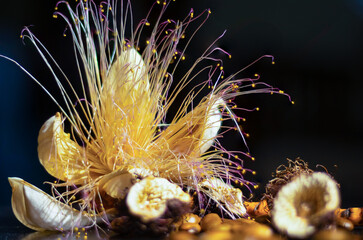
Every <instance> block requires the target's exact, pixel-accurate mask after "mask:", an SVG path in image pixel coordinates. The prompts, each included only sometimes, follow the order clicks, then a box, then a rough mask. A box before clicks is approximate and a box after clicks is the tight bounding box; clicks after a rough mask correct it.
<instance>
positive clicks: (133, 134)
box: [13, 0, 286, 230]
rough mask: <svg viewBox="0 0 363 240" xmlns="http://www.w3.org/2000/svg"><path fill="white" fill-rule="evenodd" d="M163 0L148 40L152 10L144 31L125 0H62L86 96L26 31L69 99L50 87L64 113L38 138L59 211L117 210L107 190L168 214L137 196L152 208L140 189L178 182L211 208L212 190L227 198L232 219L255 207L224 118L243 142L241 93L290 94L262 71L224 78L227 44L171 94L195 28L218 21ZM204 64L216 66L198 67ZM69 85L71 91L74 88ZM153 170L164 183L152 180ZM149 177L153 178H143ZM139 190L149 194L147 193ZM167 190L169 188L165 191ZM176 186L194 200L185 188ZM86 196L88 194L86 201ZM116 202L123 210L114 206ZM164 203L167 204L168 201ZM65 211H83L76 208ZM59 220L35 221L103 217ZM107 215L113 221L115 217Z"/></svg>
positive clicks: (40, 224) (57, 225) (61, 224)
mask: <svg viewBox="0 0 363 240" xmlns="http://www.w3.org/2000/svg"><path fill="white" fill-rule="evenodd" d="M156 3H157V4H160V5H161V10H160V11H161V14H160V16H159V17H158V18H157V20H156V21H155V24H154V27H152V31H151V32H152V33H151V35H150V36H149V38H148V40H147V45H146V46H144V44H143V43H142V42H143V41H141V40H140V39H142V38H141V33H142V32H143V29H144V28H146V27H149V26H150V25H151V24H150V22H149V20H148V18H149V15H148V16H147V18H145V19H143V20H142V21H141V22H140V23H139V25H137V27H136V28H135V29H134V28H132V27H133V24H128V22H130V21H132V19H129V18H130V15H132V14H130V12H129V11H130V9H131V6H130V1H121V2H120V3H117V1H116V0H115V1H113V0H112V1H111V0H108V1H102V2H101V4H100V5H97V4H96V3H95V2H94V1H92V0H88V1H79V2H78V3H77V5H76V8H75V10H73V9H72V7H71V4H69V3H68V2H66V1H59V2H58V3H57V5H56V12H55V13H54V17H60V18H63V19H64V20H65V21H66V23H67V25H68V26H67V29H68V31H69V32H70V34H69V35H70V36H71V37H72V40H73V42H74V49H75V55H76V60H77V66H78V68H79V77H80V83H81V86H82V91H81V92H80V93H77V92H76V90H75V89H74V88H73V86H72V81H71V80H69V79H68V78H67V77H66V75H65V74H64V73H63V71H62V70H61V69H60V67H59V64H58V63H57V62H56V61H55V60H54V58H53V57H52V56H51V55H50V53H49V51H48V50H47V49H46V48H45V47H44V46H43V45H42V43H41V42H40V41H39V40H38V39H37V38H36V37H35V36H34V35H33V33H32V32H31V31H30V30H29V28H25V29H24V31H23V33H22V35H21V36H22V37H23V38H24V39H25V38H26V39H29V40H30V41H31V42H32V43H33V44H34V46H35V47H36V49H37V50H38V52H39V53H40V55H41V56H42V58H43V60H44V61H45V63H46V64H47V66H48V67H49V69H50V71H51V72H52V74H53V76H54V78H55V80H56V83H57V84H58V86H59V89H60V91H61V93H62V96H63V99H62V100H63V101H64V103H63V104H61V103H60V102H58V101H57V100H56V99H55V98H54V97H53V96H52V95H51V94H50V93H49V92H47V93H48V94H49V95H50V96H51V98H52V99H53V100H54V101H55V103H56V104H57V105H58V106H59V108H60V111H61V113H57V114H56V115H55V116H53V117H51V118H50V119H49V120H47V121H46V122H45V123H44V125H43V126H42V128H41V130H40V133H39V138H38V143H39V146H38V154H39V160H40V162H41V164H42V165H43V166H44V168H45V169H46V171H47V172H48V173H49V174H51V175H52V176H54V177H55V178H57V179H59V180H60V181H59V182H56V183H52V187H53V192H54V193H55V194H54V195H55V196H56V197H51V198H50V200H49V201H50V203H52V204H53V203H56V202H57V204H59V206H58V207H56V208H62V206H63V203H67V204H70V205H71V206H77V208H78V209H80V210H81V211H85V212H87V213H88V214H90V215H91V216H96V215H97V214H98V213H99V212H101V213H102V212H104V211H105V210H107V209H105V207H106V206H105V205H104V204H103V200H105V198H104V197H103V196H105V195H107V196H108V197H110V198H112V199H115V202H117V201H118V200H121V199H124V198H125V197H126V196H127V194H128V196H127V201H128V202H129V204H128V205H129V208H130V211H131V212H132V213H133V214H135V215H138V216H140V217H141V218H142V219H144V220H145V221H147V220H149V219H152V218H154V217H156V216H159V215H160V213H159V212H158V213H157V214H155V215H152V214H151V215H150V216H148V215H146V216H145V215H143V213H141V212H139V211H141V210H140V209H142V205H137V206H136V205H135V204H134V205H132V204H131V202H130V201H132V200H130V199H135V201H136V200H137V202H138V203H140V204H142V202H140V201H139V200H138V199H139V197H140V196H139V195H138V194H140V193H141V192H143V191H144V190H145V189H147V188H146V185H145V186H144V184H146V183H148V184H149V182H151V183H150V184H151V185H153V184H154V183H152V182H153V181H164V182H165V181H166V182H168V185H170V186H172V187H171V188H175V185H173V184H172V183H175V184H177V185H179V186H180V187H182V188H185V189H187V190H188V192H190V193H192V192H197V193H198V194H197V195H198V197H199V198H200V201H199V203H200V204H201V206H200V207H201V208H203V202H204V201H203V199H204V196H207V198H211V199H213V200H215V201H217V202H222V203H224V205H225V206H226V208H223V209H224V210H225V211H226V212H227V213H228V214H229V215H230V216H231V217H234V215H235V214H236V215H238V216H242V215H243V214H244V213H245V210H244V207H243V204H242V192H241V191H240V190H239V189H237V188H234V187H232V185H231V183H235V184H242V183H244V179H243V177H242V170H243V165H242V160H241V159H239V157H238V155H236V154H232V153H230V152H228V151H226V150H225V149H224V148H223V147H221V146H220V145H219V144H218V142H217V143H216V139H217V138H218V137H219V134H218V132H219V130H220V127H221V124H222V120H228V119H229V120H232V121H233V122H235V123H236V126H235V127H226V129H227V130H232V129H235V130H238V131H239V132H240V133H241V135H242V138H243V132H242V131H241V129H240V127H239V126H238V124H237V122H238V121H239V119H240V118H239V117H237V116H236V115H235V114H234V113H233V111H232V110H231V109H233V108H236V106H235V104H234V103H233V98H235V97H236V96H238V95H243V94H247V93H266V92H267V93H274V92H276V93H280V94H284V93H283V92H282V91H279V89H276V88H273V87H271V86H269V85H267V84H265V83H259V82H258V81H257V80H258V79H259V77H258V76H256V78H255V79H253V78H247V79H238V78H237V74H234V75H231V76H229V77H225V78H224V71H223V66H222V63H223V61H222V60H221V59H216V58H214V57H213V54H214V52H216V51H220V52H222V53H226V52H225V51H224V50H222V49H220V48H218V47H217V48H212V47H210V48H208V49H207V50H206V51H205V52H204V54H203V55H202V56H201V57H200V58H198V60H197V61H196V62H195V63H194V65H193V66H192V67H191V68H190V70H189V71H188V72H187V73H185V75H184V76H183V77H181V78H178V79H177V87H176V88H175V90H173V91H170V88H171V85H172V82H173V80H174V81H175V79H174V77H175V76H174V72H175V68H176V67H177V66H178V64H179V62H180V61H181V60H183V59H184V58H185V57H184V52H185V50H186V49H182V50H179V49H178V48H177V46H178V44H179V42H181V41H182V40H183V38H184V35H185V34H186V28H187V27H188V26H189V25H190V24H191V23H192V22H194V21H195V20H196V19H198V18H204V17H205V19H206V18H208V16H209V14H210V11H205V12H203V13H201V14H200V15H199V16H194V13H193V11H192V12H191V14H189V15H188V17H187V18H185V20H183V21H173V20H170V19H165V20H164V19H163V13H164V12H165V10H166V8H167V6H168V5H169V4H170V3H171V1H165V2H164V3H163V4H161V2H160V1H157V2H156ZM157 4H155V5H154V6H153V8H156V7H155V6H156V5H157ZM117 6H121V9H118V8H117ZM61 7H65V8H66V9H67V11H68V17H67V16H66V14H64V13H62V12H59V11H58V9H59V8H61ZM116 12H118V14H116ZM118 15H121V18H120V19H121V21H118V20H119V17H118ZM205 19H204V20H205ZM119 22H120V23H119ZM203 22H204V21H203ZM118 23H119V24H118ZM130 26H131V28H129V27H130ZM198 29H199V28H198ZM128 30H130V31H128ZM194 34H195V33H193V34H192V36H194ZM186 45H188V44H186ZM211 46H212V45H211ZM141 49H143V50H141ZM226 54H228V53H226ZM228 55H229V54H228ZM229 56H230V55H229ZM264 57H265V56H264ZM267 57H270V56H267ZM172 62H175V66H173V65H171V63H172ZM201 62H205V63H210V65H209V66H207V67H205V65H203V67H201V68H198V67H199V66H200V63H201ZM52 66H56V67H55V68H53V67H52ZM27 73H28V72H27ZM203 73H206V76H203ZM28 74H29V73H28ZM29 75H30V74H29ZM30 76H31V77H32V78H33V79H34V80H35V81H36V82H37V83H38V84H40V83H39V81H38V80H36V79H35V78H34V77H33V76H32V75H30ZM196 78H202V79H205V81H204V82H203V83H202V84H199V85H197V86H196V87H194V88H193V90H192V91H191V92H190V93H189V95H188V96H187V97H186V98H185V100H184V102H183V103H182V105H181V106H180V108H179V111H178V112H177V114H176V115H175V116H174V117H173V119H172V120H171V122H166V121H165V119H166V114H167V111H168V110H169V109H170V107H171V105H172V104H173V102H174V100H175V99H176V97H177V96H178V95H179V93H180V92H181V90H182V89H183V88H185V87H186V86H187V85H188V84H190V83H192V82H193V81H195V79H196ZM64 82H65V83H66V84H67V85H69V87H70V88H71V91H68V92H67V91H66V90H65V89H66V88H65V86H64ZM40 85H41V84H40ZM42 87H43V86H42ZM207 87H208V88H211V89H212V90H211V91H210V93H209V94H208V95H207V96H204V97H203V98H202V100H201V101H200V102H199V104H197V105H196V106H195V107H192V109H191V110H188V109H190V107H191V106H194V105H195V103H194V101H195V97H196V96H199V93H200V92H201V91H202V90H206V89H207ZM43 88H44V87H43ZM44 89H45V88H44ZM284 95H286V94H284ZM64 123H68V124H70V126H71V134H67V133H65V132H64V130H63V124H64ZM243 141H244V138H243ZM211 147H214V148H211ZM244 155H245V156H247V157H250V156H249V155H248V154H244ZM150 176H153V177H157V178H155V179H158V180H153V181H151V180H149V179H150V178H148V177H150ZM143 178H146V179H145V180H141V181H140V182H138V183H136V182H137V181H138V180H140V179H143ZM161 178H164V179H163V180H162V179H161ZM166 179H167V180H166ZM215 179H218V180H215ZM169 181H170V182H171V183H169ZM135 183H136V184H135ZM133 184H135V185H133ZM29 186H30V185H29ZM60 186H62V187H66V189H67V190H66V191H65V192H63V193H59V194H58V191H57V187H60ZM153 186H154V185H153ZM139 187H140V188H142V189H144V190H139V191H138V190H137V189H138V188H139ZM155 187H156V186H155ZM160 187H161V188H160V190H164V188H162V186H160ZM247 187H248V186H247ZM31 188H33V189H34V187H31ZM174 190H175V191H177V192H178V194H179V195H180V196H183V199H184V200H183V201H185V202H187V200H186V197H184V195H183V194H182V192H181V188H178V190H176V189H174ZM13 191H14V192H16V191H17V189H16V188H15V189H13ZM140 191H141V192H140ZM145 191H146V190H145ZM219 191H221V192H219ZM135 194H136V195H135ZM223 194H229V195H228V196H223ZM76 195H77V197H78V196H81V197H80V198H77V197H75V196H76ZM159 195H160V196H158V197H160V198H159V199H158V200H159V201H162V202H165V201H166V199H168V198H169V197H165V196H164V195H163V194H161V193H160V192H159ZM49 197H50V196H49ZM24 198H27V195H24V196H21V195H19V194H14V196H13V208H14V212H16V216H17V217H18V219H19V220H20V221H21V222H23V223H24V224H25V225H27V226H30V223H29V222H28V221H30V220H28V218H25V217H24V214H25V213H24V212H19V211H17V209H18V207H19V206H18V205H21V204H22V200H21V199H24ZM47 198H48V196H47ZM154 200H156V199H155V198H154ZM27 201H33V199H27ZM188 201H189V200H188ZM53 205H54V204H53ZM53 205H52V206H53ZM107 207H113V206H112V204H111V205H110V204H108V205H107ZM159 207H160V209H161V210H163V208H164V205H163V204H162V205H160V206H159ZM62 209H63V208H62ZM65 209H66V210H67V211H73V210H69V209H68V207H67V208H65ZM158 210H159V209H158ZM161 210H160V211H161ZM31 211H34V212H36V211H39V210H38V209H32V210H31ZM38 214H40V215H41V214H44V213H43V212H38ZM52 214H53V212H52ZM81 215H82V216H83V213H82V214H81ZM53 217H54V216H48V215H44V216H42V217H41V219H42V220H41V221H37V222H34V225H32V227H33V229H37V230H40V229H52V230H62V229H63V230H65V229H71V228H72V226H84V225H85V226H92V225H94V224H96V221H95V219H93V221H92V223H89V222H73V223H68V222H65V220H64V219H58V218H57V219H56V220H55V221H54V222H53V223H52V225H51V227H49V226H48V225H47V224H46V223H47V221H48V220H47V219H44V218H50V219H51V218H53ZM104 217H105V219H104V222H105V223H107V222H108V219H107V218H106V216H105V215H104ZM54 219H55V218H54ZM65 226H67V227H66V228H65Z"/></svg>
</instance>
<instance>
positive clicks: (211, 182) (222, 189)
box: [198, 177, 246, 216]
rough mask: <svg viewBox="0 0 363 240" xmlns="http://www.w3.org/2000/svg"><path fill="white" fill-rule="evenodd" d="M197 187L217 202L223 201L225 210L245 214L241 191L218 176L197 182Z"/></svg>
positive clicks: (239, 214)
mask: <svg viewBox="0 0 363 240" xmlns="http://www.w3.org/2000/svg"><path fill="white" fill-rule="evenodd" d="M198 186H199V188H200V189H201V190H202V191H203V192H204V193H206V194H207V195H208V196H209V197H210V198H211V199H213V200H214V201H215V202H217V203H220V202H222V203H224V205H225V206H226V208H227V210H228V211H229V212H231V213H233V214H236V215H238V216H245V215H246V208H245V206H244V205H243V195H242V191H241V190H240V189H238V188H235V187H233V186H231V185H229V184H227V183H225V182H223V181H222V180H221V179H218V178H215V177H213V178H210V179H205V180H203V181H202V182H201V183H199V185H198Z"/></svg>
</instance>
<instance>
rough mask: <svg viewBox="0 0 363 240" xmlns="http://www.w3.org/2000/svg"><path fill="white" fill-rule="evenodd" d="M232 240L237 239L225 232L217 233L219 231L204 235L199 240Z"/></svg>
mask: <svg viewBox="0 0 363 240" xmlns="http://www.w3.org/2000/svg"><path fill="white" fill-rule="evenodd" d="M232 239H236V238H235V236H233V234H232V233H230V232H225V231H217V230H211V231H208V232H205V233H202V234H201V235H200V237H199V240H232Z"/></svg>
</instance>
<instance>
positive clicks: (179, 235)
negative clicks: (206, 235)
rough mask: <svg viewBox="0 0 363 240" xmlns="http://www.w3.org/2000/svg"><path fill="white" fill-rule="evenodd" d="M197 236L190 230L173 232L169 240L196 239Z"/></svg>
mask: <svg viewBox="0 0 363 240" xmlns="http://www.w3.org/2000/svg"><path fill="white" fill-rule="evenodd" d="M196 239H198V237H197V236H195V235H193V234H191V233H189V232H184V231H182V232H172V233H171V234H170V236H169V240H196Z"/></svg>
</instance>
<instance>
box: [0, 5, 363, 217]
mask: <svg viewBox="0 0 363 240" xmlns="http://www.w3.org/2000/svg"><path fill="white" fill-rule="evenodd" d="M55 3H56V2H55V1H40V0H38V1H25V0H23V1H17V2H16V4H14V3H13V2H10V1H6V2H3V3H2V7H1V8H0V54H3V55H6V56H9V57H11V58H13V59H15V60H16V61H18V62H19V63H20V64H21V65H22V66H24V67H25V68H26V69H27V70H28V71H29V72H30V73H31V74H33V75H34V76H35V77H36V78H37V79H38V80H39V81H40V82H41V83H42V84H43V85H44V86H45V87H46V88H47V89H49V90H50V91H51V92H52V93H53V94H54V95H55V96H59V95H57V94H58V93H57V88H56V87H55V86H54V81H53V79H52V76H51V74H50V72H49V70H48V69H47V68H46V66H45V64H44V63H43V61H42V60H41V59H40V57H39V55H38V54H37V53H36V51H35V49H34V47H33V46H32V45H31V44H30V43H29V42H27V43H26V44H25V45H24V44H23V43H22V40H21V39H20V38H19V35H20V31H21V29H22V27H23V26H25V25H33V27H32V30H33V32H34V33H35V34H36V36H38V37H39V39H40V40H41V41H42V42H43V43H44V45H45V46H46V47H47V48H48V50H50V52H51V53H52V54H53V56H54V57H55V59H57V61H58V62H59V63H60V65H61V67H62V69H63V70H64V71H65V72H66V73H67V75H68V76H70V78H72V77H74V78H76V76H77V75H76V74H75V70H76V68H75V61H74V57H73V52H72V51H73V50H72V44H71V40H70V38H69V37H66V38H64V37H63V36H62V35H63V31H64V28H65V23H64V22H63V21H62V20H60V19H53V18H52V14H53V9H54V5H55ZM151 3H152V2H151V1H135V3H133V11H134V18H135V22H137V21H139V20H140V19H141V17H143V16H145V15H146V14H147V12H148V10H149V7H150V5H151ZM192 7H193V8H194V10H195V13H196V14H197V13H200V12H202V11H203V10H204V9H207V8H210V9H211V11H212V14H211V15H210V18H209V19H208V20H207V22H206V24H205V25H204V26H203V27H202V29H201V30H200V31H199V33H198V34H197V35H196V36H195V38H194V40H193V41H192V43H191V46H190V48H189V49H188V51H187V55H186V56H187V60H186V63H184V66H181V69H183V68H186V67H187V66H188V60H190V61H192V60H193V59H194V60H195V59H196V58H197V57H198V56H200V55H201V54H202V52H203V50H204V49H206V48H207V47H208V46H209V45H210V44H211V43H212V42H213V41H214V40H215V39H216V38H217V37H218V36H220V35H221V34H222V33H223V31H224V30H227V32H226V34H225V36H224V37H223V38H222V39H221V40H220V41H218V43H217V44H216V45H215V46H218V47H222V48H224V49H225V50H227V51H228V52H230V53H231V54H232V59H228V58H227V57H224V67H225V69H226V73H230V74H231V73H234V72H236V71H237V70H239V69H241V68H243V67H244V66H246V65H248V64H249V63H251V62H252V61H254V60H255V59H257V58H258V57H260V56H262V55H264V54H271V55H273V56H274V57H275V61H276V64H275V65H272V64H271V61H269V60H267V59H266V60H262V61H260V62H259V63H257V64H255V65H254V66H252V67H251V68H249V69H248V70H247V71H245V72H244V73H242V74H241V77H251V76H253V74H254V73H259V74H260V75H261V81H264V82H267V83H269V84H272V85H274V86H276V87H279V88H280V89H282V90H284V91H285V92H287V93H288V94H289V95H290V96H291V97H292V99H293V100H294V101H295V105H291V104H290V102H289V101H288V99H287V98H286V97H284V96H281V95H272V96H271V95H269V94H262V95H254V96H252V95H246V96H243V97H240V98H238V100H237V103H238V105H239V106H240V107H246V108H253V107H259V108H260V111H258V112H252V113H248V114H247V113H242V115H243V116H244V117H246V118H247V121H246V122H245V123H244V125H243V127H244V129H245V130H246V132H248V133H249V134H250V138H249V139H248V141H247V142H248V146H249V148H250V150H251V154H252V155H253V156H254V157H255V158H256V161H255V162H246V165H247V166H248V167H250V168H252V169H254V170H256V171H257V175H256V176H249V175H247V176H246V178H248V179H249V180H254V181H256V182H260V183H261V185H262V186H263V185H264V184H265V183H266V182H267V181H268V180H269V179H270V177H271V173H272V172H273V171H274V169H275V168H276V167H277V166H278V165H280V164H284V163H286V158H291V159H294V158H296V157H301V158H303V159H304V160H306V161H307V162H309V165H310V166H311V167H312V168H313V169H315V166H316V165H317V164H322V165H324V166H325V167H326V168H327V169H328V170H329V171H330V172H331V173H332V174H333V175H334V177H335V178H336V180H337V181H338V182H339V183H340V184H341V193H342V207H353V206H362V205H363V193H362V184H363V181H362V179H363V178H362V167H363V159H362V155H363V148H362V147H363V144H362V143H363V140H362V137H361V136H362V133H363V112H362V103H363V100H362V98H361V92H362V89H363V78H362V76H363V58H362V53H363V45H362V43H363V1H362V0H329V1H327V0H325V1H315V0H307V1H291V0H284V1H283V0H260V1H232V0H225V1H216V0H213V1H205V0H203V1H202V0H198V1H191V0H189V1H187V0H179V1H178V0H177V1H176V2H172V4H171V5H170V7H169V9H168V12H167V17H170V18H173V19H182V18H184V17H185V16H186V15H187V14H188V13H189V11H190V8H192ZM156 12H157V10H156ZM187 37H188V36H187ZM0 89H1V94H0V114H1V115H0V134H1V135H0V189H1V192H0V196H1V197H0V206H1V211H0V216H1V218H0V219H1V221H2V222H3V223H4V221H6V224H9V223H15V222H16V221H15V219H14V217H13V215H12V213H11V210H10V197H11V189H10V186H9V184H8V182H7V177H9V176H17V177H21V178H23V179H24V180H26V181H29V182H31V183H32V184H34V185H36V186H38V187H41V188H43V189H46V188H47V187H46V186H44V185H43V184H42V183H43V182H44V181H48V180H52V178H51V176H49V175H48V174H47V173H46V172H45V170H44V169H43V168H42V166H41V165H40V164H39V162H38V159H37V134H38V131H39V129H40V127H41V125H42V124H43V123H44V121H45V120H47V119H48V118H49V117H50V116H52V115H54V113H55V112H57V107H56V105H55V104H54V103H53V102H52V101H51V100H50V98H49V97H48V96H47V95H46V94H45V92H44V91H43V90H42V89H41V88H40V87H39V86H38V85H37V84H36V83H35V82H34V81H32V80H31V79H30V78H29V77H28V76H27V75H26V74H25V73H24V72H22V71H21V70H20V69H19V68H18V67H17V66H15V65H14V64H13V63H11V62H9V61H6V60H3V59H0ZM223 143H224V144H225V145H227V148H228V149H229V150H239V149H244V147H243V142H242V141H241V139H240V138H238V136H236V135H234V136H233V135H228V139H224V141H223ZM262 190H263V187H262Z"/></svg>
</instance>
